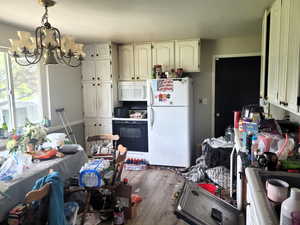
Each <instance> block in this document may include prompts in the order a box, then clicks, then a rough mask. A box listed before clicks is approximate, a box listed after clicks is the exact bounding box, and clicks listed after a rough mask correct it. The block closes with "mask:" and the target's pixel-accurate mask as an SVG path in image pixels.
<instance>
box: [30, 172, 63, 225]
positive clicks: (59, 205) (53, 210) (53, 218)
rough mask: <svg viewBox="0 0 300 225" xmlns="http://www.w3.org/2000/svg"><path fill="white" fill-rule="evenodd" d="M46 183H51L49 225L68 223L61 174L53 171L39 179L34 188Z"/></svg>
mask: <svg viewBox="0 0 300 225" xmlns="http://www.w3.org/2000/svg"><path fill="white" fill-rule="evenodd" d="M46 183H51V189H50V196H49V209H48V225H68V223H67V222H66V221H65V214H64V187H63V183H62V181H61V180H60V174H59V173H58V172H53V173H50V174H48V175H47V176H44V177H42V178H40V179H38V180H37V181H36V182H35V185H34V187H33V188H32V190H37V189H40V188H41V187H43V186H44V185H45V184H46Z"/></svg>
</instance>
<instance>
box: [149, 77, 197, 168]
mask: <svg viewBox="0 0 300 225" xmlns="http://www.w3.org/2000/svg"><path fill="white" fill-rule="evenodd" d="M147 89H148V101H147V103H148V109H147V110H148V115H149V116H148V118H149V122H148V137H149V155H150V164H151V165H162V166H174V167H189V166H190V161H191V135H192V133H191V122H190V121H191V112H192V110H191V104H190V103H191V93H192V85H191V79H190V78H180V79H159V80H148V83H147Z"/></svg>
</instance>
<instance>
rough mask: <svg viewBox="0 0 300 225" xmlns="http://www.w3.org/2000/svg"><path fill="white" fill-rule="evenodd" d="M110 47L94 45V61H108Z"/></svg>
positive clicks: (108, 45) (107, 45)
mask: <svg viewBox="0 0 300 225" xmlns="http://www.w3.org/2000/svg"><path fill="white" fill-rule="evenodd" d="M110 56H111V45H110V44H98V45H95V58H96V59H110V58H111V57H110Z"/></svg>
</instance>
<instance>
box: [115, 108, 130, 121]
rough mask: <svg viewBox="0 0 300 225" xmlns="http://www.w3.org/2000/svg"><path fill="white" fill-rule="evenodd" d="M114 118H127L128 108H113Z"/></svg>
mask: <svg viewBox="0 0 300 225" xmlns="http://www.w3.org/2000/svg"><path fill="white" fill-rule="evenodd" d="M114 117H116V118H128V117H129V108H128V107H126V106H121V107H115V108H114Z"/></svg>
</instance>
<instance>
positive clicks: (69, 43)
mask: <svg viewBox="0 0 300 225" xmlns="http://www.w3.org/2000/svg"><path fill="white" fill-rule="evenodd" d="M38 2H39V3H40V4H41V5H43V7H44V8H45V13H44V15H43V17H42V26H39V27H37V28H36V29H35V37H32V36H31V34H30V33H29V32H25V31H18V32H17V33H18V36H19V39H18V40H13V39H9V41H10V44H11V47H10V48H9V54H10V55H11V56H13V57H14V58H15V61H16V62H17V63H18V64H19V65H21V66H29V65H31V64H36V63H38V62H39V61H40V60H41V59H42V57H43V58H44V64H45V65H48V64H58V63H63V64H66V65H68V66H71V67H77V66H80V65H81V61H82V60H83V58H84V57H85V53H84V52H83V44H78V43H75V41H74V38H73V37H71V36H64V37H61V34H60V31H59V30H58V29H57V28H55V27H52V26H51V24H50V23H49V22H48V7H51V6H54V5H55V1H53V0H38Z"/></svg>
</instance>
